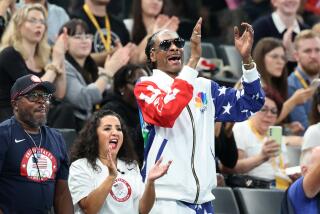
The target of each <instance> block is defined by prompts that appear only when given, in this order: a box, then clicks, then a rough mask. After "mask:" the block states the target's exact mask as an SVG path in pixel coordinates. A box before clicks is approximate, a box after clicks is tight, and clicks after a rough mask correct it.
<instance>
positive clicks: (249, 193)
mask: <svg viewBox="0 0 320 214" xmlns="http://www.w3.org/2000/svg"><path fill="white" fill-rule="evenodd" d="M234 193H235V196H236V198H237V201H238V205H239V208H240V212H241V213H243V214H277V213H280V210H281V202H282V198H283V196H284V193H285V192H284V191H283V190H277V189H248V188H235V189H234Z"/></svg>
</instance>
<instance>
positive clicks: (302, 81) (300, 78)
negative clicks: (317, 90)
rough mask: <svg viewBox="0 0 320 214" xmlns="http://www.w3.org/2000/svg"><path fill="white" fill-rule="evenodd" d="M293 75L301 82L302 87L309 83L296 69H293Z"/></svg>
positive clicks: (306, 86)
mask: <svg viewBox="0 0 320 214" xmlns="http://www.w3.org/2000/svg"><path fill="white" fill-rule="evenodd" d="M294 75H295V76H296V77H297V78H298V80H299V82H300V83H301V84H302V86H303V88H305V89H306V88H308V87H309V85H308V84H307V82H306V80H305V79H303V77H302V76H301V74H300V73H299V72H298V71H297V70H295V71H294Z"/></svg>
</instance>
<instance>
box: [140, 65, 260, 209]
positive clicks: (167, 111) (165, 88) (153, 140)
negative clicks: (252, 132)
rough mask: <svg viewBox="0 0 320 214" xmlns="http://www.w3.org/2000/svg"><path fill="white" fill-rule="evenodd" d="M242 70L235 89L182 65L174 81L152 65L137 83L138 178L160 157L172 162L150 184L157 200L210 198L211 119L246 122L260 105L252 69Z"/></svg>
mask: <svg viewBox="0 0 320 214" xmlns="http://www.w3.org/2000/svg"><path fill="white" fill-rule="evenodd" d="M243 72H244V75H243V77H242V82H243V89H242V90H238V91H237V90H235V89H233V88H226V87H220V86H219V85H218V84H217V83H215V82H214V81H211V80H208V79H205V78H197V75H198V72H197V71H196V70H194V69H192V68H190V67H187V66H185V67H184V68H183V69H182V71H181V72H180V73H179V75H178V77H176V78H175V79H172V78H171V77H170V76H168V75H167V74H165V73H164V72H162V71H160V70H157V69H155V70H153V75H152V76H150V77H142V78H141V81H140V82H139V83H137V85H136V87H135V90H134V94H135V96H136V98H137V102H138V105H139V109H140V112H141V115H142V117H141V119H142V120H143V124H144V126H143V134H144V137H145V161H144V167H143V169H142V176H143V177H145V176H146V175H147V174H148V172H149V170H150V168H151V167H152V166H153V165H154V164H155V162H156V160H158V159H159V158H160V157H163V161H164V162H166V161H168V160H173V162H172V164H171V166H170V169H169V171H168V173H167V174H166V175H164V176H163V177H161V178H159V179H158V180H156V182H155V188H156V197H157V198H160V199H172V200H180V201H185V202H188V203H196V204H202V203H205V202H208V201H211V200H213V199H214V196H213V195H212V193H211V190H212V189H213V188H214V187H215V186H216V166H215V159H214V158H215V157H214V155H215V152H214V122H215V121H243V120H246V119H247V118H248V117H250V116H251V115H252V114H253V113H254V112H256V111H258V110H260V108H261V107H262V106H263V104H264V93H263V91H262V89H261V85H260V79H259V74H258V72H257V70H256V68H253V69H251V70H244V68H243Z"/></svg>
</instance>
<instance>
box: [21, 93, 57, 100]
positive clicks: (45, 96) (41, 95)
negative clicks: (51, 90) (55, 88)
mask: <svg viewBox="0 0 320 214" xmlns="http://www.w3.org/2000/svg"><path fill="white" fill-rule="evenodd" d="M22 96H23V97H25V98H27V100H28V101H30V102H39V101H40V100H41V101H42V100H43V101H45V102H49V101H50V99H51V97H52V94H47V93H38V92H31V93H29V94H25V95H22Z"/></svg>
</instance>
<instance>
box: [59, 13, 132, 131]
mask: <svg viewBox="0 0 320 214" xmlns="http://www.w3.org/2000/svg"><path fill="white" fill-rule="evenodd" d="M63 29H67V32H68V35H69V36H68V51H67V53H66V60H65V68H66V75H67V90H66V96H65V99H64V100H65V101H67V102H69V103H71V104H72V105H73V106H74V107H75V109H74V115H75V117H76V120H77V122H76V130H80V129H81V128H82V125H83V123H84V122H85V120H87V119H88V118H89V117H90V115H91V113H92V111H93V110H94V105H95V104H100V102H101V101H102V99H103V94H104V92H105V91H106V89H107V87H108V84H110V81H111V80H110V79H111V78H112V76H113V75H114V73H115V72H116V71H117V70H118V69H119V68H120V67H121V66H123V65H125V64H127V62H128V61H129V58H130V57H129V53H130V49H131V48H130V44H128V45H127V46H126V47H123V48H119V49H118V50H117V51H115V53H114V54H113V55H112V56H111V57H109V58H108V59H106V62H105V64H104V68H98V66H97V64H96V63H95V62H94V61H93V59H92V58H91V56H90V53H91V48H92V46H91V43H92V34H90V33H89V30H88V27H87V25H86V23H85V22H84V21H82V20H80V19H72V20H71V21H69V22H67V23H65V24H64V25H63V26H62V28H61V29H60V34H63ZM109 87H110V86H109Z"/></svg>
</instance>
